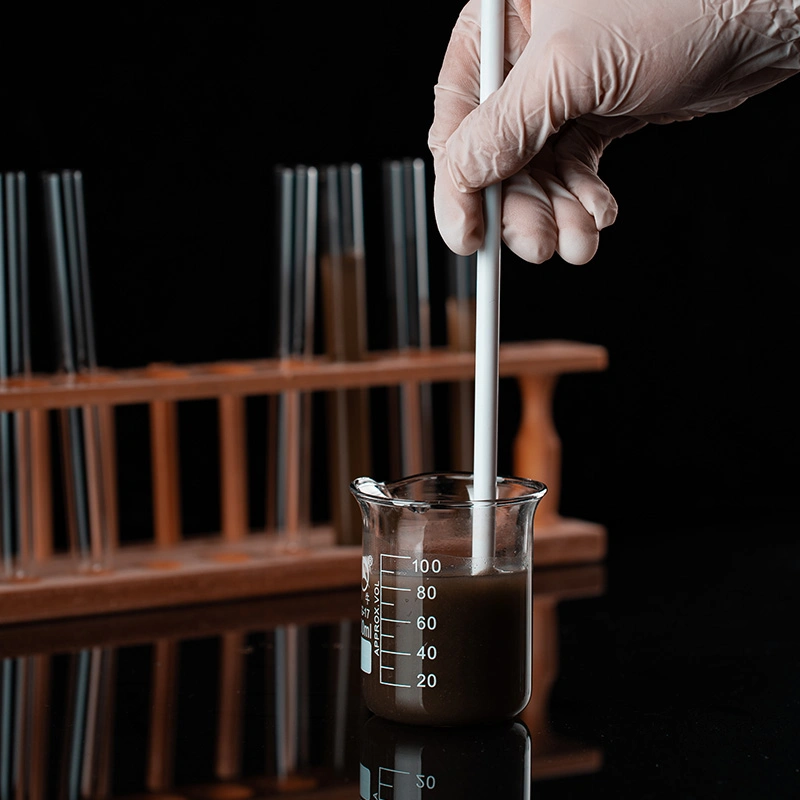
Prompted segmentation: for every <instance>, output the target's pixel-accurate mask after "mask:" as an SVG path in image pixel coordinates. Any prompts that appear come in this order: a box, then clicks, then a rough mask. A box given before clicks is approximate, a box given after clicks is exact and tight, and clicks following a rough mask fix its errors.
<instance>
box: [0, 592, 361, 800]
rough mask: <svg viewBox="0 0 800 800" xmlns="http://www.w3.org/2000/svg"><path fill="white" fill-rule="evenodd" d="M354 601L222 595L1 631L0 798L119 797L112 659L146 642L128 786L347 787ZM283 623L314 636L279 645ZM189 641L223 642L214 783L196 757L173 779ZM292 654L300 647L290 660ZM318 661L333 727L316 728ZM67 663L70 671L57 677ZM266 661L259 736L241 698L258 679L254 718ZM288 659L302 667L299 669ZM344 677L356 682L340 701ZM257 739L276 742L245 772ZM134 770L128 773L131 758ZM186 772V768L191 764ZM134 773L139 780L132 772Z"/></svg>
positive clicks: (261, 745) (184, 793) (196, 791)
mask: <svg viewBox="0 0 800 800" xmlns="http://www.w3.org/2000/svg"><path fill="white" fill-rule="evenodd" d="M354 599H357V596H356V595H354V594H352V592H349V591H345V592H338V593H333V594H330V595H326V594H322V595H320V594H316V595H313V596H308V597H303V598H294V597H292V598H274V599H269V600H259V601H251V602H249V603H238V604H231V605H224V604H222V605H218V606H213V607H208V608H207V609H205V613H203V614H198V613H197V611H196V610H195V609H190V610H185V611H184V610H183V609H174V610H170V611H165V612H164V613H163V614H160V615H159V616H158V617H157V618H153V617H152V616H148V615H144V616H137V615H135V614H133V615H125V617H123V618H120V620H119V621H118V622H117V623H113V624H110V623H109V621H108V620H104V619H103V618H94V619H92V620H78V621H74V622H73V621H69V622H66V623H55V624H53V623H38V624H37V623H34V624H33V625H31V626H16V627H15V629H13V630H11V629H5V630H0V652H2V653H3V654H4V656H5V657H4V658H3V659H0V711H2V713H0V795H1V796H2V797H3V798H6V797H8V798H17V797H24V798H26V800H49V798H51V797H62V798H64V799H65V800H90V799H91V800H110V798H111V797H112V794H111V785H112V783H113V777H114V774H115V770H114V767H115V762H114V757H115V755H114V754H116V757H117V758H119V757H122V758H125V755H124V752H125V750H124V749H122V750H120V749H119V748H115V747H114V744H113V732H114V729H115V726H114V719H115V715H116V714H117V713H118V712H119V711H122V712H125V711H126V706H125V702H126V699H125V697H124V692H121V691H120V690H119V688H118V669H117V665H118V664H119V663H123V662H124V660H125V654H126V649H127V648H134V649H137V648H138V649H141V648H142V647H149V648H150V650H151V652H152V672H151V678H150V691H149V700H150V720H149V725H148V727H147V729H146V731H143V733H145V735H146V737H147V747H146V761H145V763H142V764H141V768H140V770H139V773H140V774H139V777H138V784H139V785H138V788H137V787H133V788H134V789H135V790H136V791H142V792H146V796H147V797H150V798H153V800H157V799H158V800H160V799H161V798H163V800H167V798H176V797H180V798H187V799H188V800H212V798H219V797H241V798H249V797H256V796H263V795H262V794H260V793H263V792H265V791H266V792H268V793H270V794H271V793H274V792H278V793H280V794H297V793H299V792H306V791H312V790H314V791H316V789H317V788H318V787H320V788H321V789H322V788H323V787H331V788H333V787H336V786H338V785H339V784H344V783H345V782H346V781H348V779H349V778H348V774H347V773H348V769H349V775H350V776H352V773H353V767H352V765H351V766H350V767H348V766H347V765H345V764H344V763H343V762H342V760H341V757H340V755H339V754H338V753H337V738H338V737H339V736H340V735H342V734H343V733H344V732H345V731H346V730H350V731H352V724H351V723H352V722H353V720H354V719H355V718H356V715H357V713H358V712H359V710H360V708H359V707H358V692H357V691H354V690H353V685H354V684H352V680H353V677H354V676H355V677H356V678H357V671H356V670H355V668H354V665H355V666H357V664H356V661H355V660H351V658H350V655H351V654H350V647H349V644H348V640H349V639H348V636H349V633H350V631H351V629H353V628H354V627H355V626H356V625H357V619H356V618H355V616H354V611H353V610H354V609H357V603H356V602H353V601H354ZM286 631H294V632H296V633H297V634H298V635H297V637H296V642H297V643H302V642H306V644H305V645H301V646H299V647H295V648H292V647H287V646H286V642H285V641H283V642H281V640H283V639H284V637H285V635H286ZM312 631H313V632H316V634H317V637H316V639H315V641H316V642H317V644H316V649H315V650H314V651H313V652H312V651H311V649H310V648H309V646H308V644H307V643H308V641H309V634H310V633H311V632H312ZM343 632H346V635H345V634H343ZM353 639H354V640H355V636H353ZM193 640H194V641H201V642H205V643H207V644H209V645H214V646H215V647H216V651H217V653H218V664H217V667H218V696H217V701H216V703H213V702H209V703H206V704H205V706H206V707H207V708H212V707H214V706H216V732H215V734H214V733H213V732H210V735H211V736H214V738H215V741H214V743H213V745H214V753H215V755H214V763H213V767H212V770H213V780H211V781H208V780H206V775H207V773H208V766H207V765H206V764H201V763H199V762H197V760H196V759H195V760H193V766H194V771H193V772H192V771H190V773H191V774H190V775H189V778H188V782H186V785H183V784H181V785H178V784H176V782H175V776H176V773H177V772H178V770H177V769H176V759H177V756H178V753H177V751H176V747H175V743H176V741H177V740H178V738H179V737H182V736H183V737H185V736H186V735H187V732H186V731H185V730H182V728H181V725H182V724H183V721H182V719H181V717H180V714H178V713H177V710H178V709H177V706H178V702H177V701H178V698H179V690H180V684H181V681H182V680H185V679H186V678H188V677H189V672H187V670H192V669H193V667H192V664H191V663H189V661H188V660H185V659H184V661H183V663H181V656H182V651H183V647H184V644H186V643H190V642H192V641H193ZM259 649H260V650H261V651H262V652H263V654H264V658H265V661H264V662H262V661H261V659H260V658H255V657H254V656H253V658H255V660H254V661H252V663H251V664H250V665H248V663H247V659H248V658H250V657H251V656H252V654H253V653H254V652H255V651H256V650H259ZM342 651H344V654H342ZM289 652H292V655H291V656H289V657H287V653H289ZM320 658H322V659H325V670H326V672H327V675H328V678H327V679H326V680H325V682H324V683H323V684H316V685H315V687H314V694H313V698H314V701H315V702H320V701H321V702H322V703H323V704H324V706H325V710H326V713H325V714H324V716H320V715H319V714H317V719H323V720H324V725H325V728H324V729H323V730H315V731H313V732H312V731H310V729H309V717H310V713H311V706H310V703H311V702H312V694H311V691H310V684H309V682H308V680H307V679H303V678H302V675H303V674H304V672H307V671H308V669H309V666H310V663H311V661H312V660H314V659H316V660H317V661H318V660H319V659H320ZM55 659H58V662H57V664H56V663H55ZM136 663H138V662H136ZM64 664H66V666H67V667H68V669H67V671H66V681H63V680H59V677H60V675H63V674H64V670H63V665H64ZM264 666H266V668H267V669H266V678H267V681H268V683H267V684H262V685H264V686H266V688H267V691H266V692H262V693H261V695H260V696H262V697H263V698H264V705H263V707H262V710H261V712H260V716H261V717H262V718H263V722H264V728H263V738H261V739H260V740H256V741H255V742H248V741H247V736H249V735H253V731H254V728H253V727H252V726H250V727H249V728H247V729H246V728H245V724H244V711H245V707H244V704H243V703H244V699H245V697H246V693H247V692H248V691H250V690H253V696H252V697H247V702H248V713H249V714H250V715H251V716H252V715H253V703H254V702H255V701H256V700H257V698H258V696H259V695H258V694H257V692H256V691H255V690H256V689H257V688H258V683H259V680H258V677H259V676H258V671H259V670H261V669H263V667H264ZM287 670H295V671H296V675H297V676H300V678H299V679H296V677H295V676H293V675H289V674H287ZM317 673H319V666H318V667H317ZM261 675H262V678H261V680H262V681H263V679H264V673H263V672H262V673H261ZM318 679H319V676H318ZM343 682H345V683H346V682H350V683H351V685H350V686H349V691H346V692H345V693H344V703H342V702H341V701H342V699H343V694H342V692H341V685H342V683H343ZM62 695H63V697H62ZM133 696H134V698H136V697H137V695H136V693H134V695H133ZM128 702H130V701H128ZM134 702H138V701H137V700H134ZM330 710H333V712H334V713H332V714H331V713H328V711H330ZM130 711H131V709H130V707H127V713H128V714H130ZM117 730H124V729H120V728H117ZM59 731H63V733H64V735H63V736H61V735H59V733H58V732H59ZM312 734H313V736H315V737H316V739H315V740H314V741H315V747H316V742H317V741H320V742H322V743H323V747H322V750H321V751H319V752H317V751H316V750H315V753H314V754H313V755H310V754H309V747H310V744H309V737H310V736H311V735H312ZM125 735H130V732H129V731H128V732H127V733H126V734H125ZM193 735H194V734H193ZM248 744H250V746H251V750H252V751H256V752H258V751H261V752H263V751H264V749H265V748H267V749H269V750H270V756H271V757H270V758H269V759H268V761H269V764H268V765H265V768H264V769H263V771H260V772H258V771H256V772H253V773H252V774H246V773H245V771H244V766H243V755H242V751H243V748H244V747H245V746H246V745H248ZM57 746H58V747H57ZM50 764H52V765H54V766H53V767H50V766H48V765H50ZM125 772H126V773H128V774H130V773H131V765H130V763H127V764H126V768H125ZM182 772H183V773H186V772H187V768H186V765H185V764H184V765H183V766H182ZM48 776H49V777H48ZM195 776H197V777H195ZM128 782H129V783H131V782H132V781H131V778H130V777H129V778H128ZM323 790H324V789H323ZM126 796H127V795H126ZM137 796H139V795H137ZM315 796H316V794H315ZM321 796H324V794H323V795H321ZM114 797H117V795H114ZM120 800H121V799H120Z"/></svg>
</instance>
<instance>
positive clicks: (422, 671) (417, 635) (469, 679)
mask: <svg viewBox="0 0 800 800" xmlns="http://www.w3.org/2000/svg"><path fill="white" fill-rule="evenodd" d="M378 577H379V576H378V575H377V574H376V573H373V574H372V575H371V583H372V585H373V586H374V585H375V582H377V580H378ZM380 585H381V584H379V586H380ZM420 587H422V589H420ZM403 589H408V590H409V591H398V590H403ZM418 591H419V592H424V594H425V599H419V598H418ZM431 594H434V595H435V596H433V597H431V596H430V595H431ZM381 596H382V597H383V599H384V602H389V603H391V602H394V605H383V606H382V608H383V613H382V619H381V622H380V625H378V626H376V627H377V634H378V636H377V640H379V641H380V642H381V643H382V647H383V652H382V653H381V654H380V657H378V655H376V652H375V643H376V636H375V631H374V630H373V638H372V641H371V658H372V672H371V673H369V674H364V675H363V676H362V678H363V681H362V684H363V695H364V702H365V703H366V705H367V707H368V708H369V709H370V710H371V711H372V712H373V713H375V714H377V715H378V716H381V717H385V718H386V719H390V720H394V721H395V722H403V723H407V724H416V725H470V724H477V723H481V724H482V723H487V722H497V721H501V720H506V719H510V718H512V717H514V716H515V715H516V714H518V713H519V712H520V711H522V710H523V709H524V708H525V705H526V704H527V702H528V700H529V698H530V674H531V673H530V625H531V622H530V619H531V618H530V594H529V583H528V575H527V573H525V572H511V573H501V572H496V573H489V574H486V575H446V574H439V575H430V574H427V575H420V574H416V575H400V574H397V575H389V576H387V577H384V582H383V584H382V591H381ZM420 619H421V621H420V622H419V624H418V620H420ZM393 620H398V621H397V622H394V621H393ZM431 620H434V621H431ZM373 621H374V620H373ZM420 626H423V627H420ZM381 634H383V635H382V636H381ZM420 648H423V652H425V653H426V657H424V658H423V657H422V656H420V655H419V653H420ZM431 648H435V652H434V651H433V650H431ZM392 651H394V652H392ZM396 653H408V654H409V655H397V654H396ZM431 655H435V657H430V656H431ZM381 667H383V668H381ZM381 676H383V683H382V682H381ZM390 684H400V685H399V686H394V685H390Z"/></svg>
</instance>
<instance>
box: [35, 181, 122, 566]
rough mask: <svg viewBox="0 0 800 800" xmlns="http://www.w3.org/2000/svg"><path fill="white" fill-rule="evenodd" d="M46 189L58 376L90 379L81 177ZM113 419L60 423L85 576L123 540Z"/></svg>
mask: <svg viewBox="0 0 800 800" xmlns="http://www.w3.org/2000/svg"><path fill="white" fill-rule="evenodd" d="M43 181H44V190H45V210H46V217H47V230H48V243H49V251H50V263H51V270H52V273H53V288H54V306H55V315H56V321H57V333H58V340H59V369H60V370H61V371H62V372H64V373H66V374H72V375H76V374H78V373H84V374H87V373H91V372H92V371H93V370H95V369H96V367H97V358H96V351H95V342H94V327H93V320H92V307H91V296H90V285H89V269H88V259H87V247H86V230H85V219H84V214H83V208H84V201H83V181H82V176H81V174H80V173H79V172H71V171H68V170H64V171H62V172H61V173H45V174H44V175H43ZM109 412H110V410H109V409H106V408H100V407H98V406H96V405H95V406H84V407H83V408H77V407H72V408H67V409H63V410H62V411H61V415H60V416H61V433H62V452H63V457H64V477H65V485H66V490H67V508H68V515H69V520H68V526H69V531H70V539H71V542H72V547H73V551H74V552H75V553H76V554H77V556H78V559H79V566H80V568H81V569H82V570H86V571H100V570H104V569H108V568H109V567H110V560H111V548H112V543H113V540H115V539H116V520H115V519H113V514H112V509H113V507H114V505H115V489H114V487H113V484H112V483H111V480H112V474H113V473H112V464H111V463H110V461H111V456H112V453H113V449H112V447H113V446H112V443H111V442H110V441H109V439H110V416H109Z"/></svg>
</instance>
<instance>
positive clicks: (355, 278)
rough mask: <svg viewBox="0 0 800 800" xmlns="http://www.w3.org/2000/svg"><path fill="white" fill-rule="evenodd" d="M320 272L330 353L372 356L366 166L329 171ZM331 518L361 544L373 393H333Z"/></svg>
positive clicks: (349, 540)
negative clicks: (362, 478)
mask: <svg viewBox="0 0 800 800" xmlns="http://www.w3.org/2000/svg"><path fill="white" fill-rule="evenodd" d="M320 216H321V235H322V247H321V254H320V269H321V278H322V297H323V308H324V316H325V326H324V330H325V350H326V353H327V355H328V356H329V357H330V358H331V359H332V360H333V361H360V360H362V359H363V358H364V357H365V355H366V353H367V325H366V322H367V295H366V275H365V270H366V254H365V243H364V201H363V183H362V171H361V165H360V164H342V165H329V166H327V167H326V168H325V169H324V170H323V171H322V172H321V174H320ZM328 399H329V406H328V422H329V426H328V427H329V442H328V451H329V458H330V476H331V485H330V487H329V488H330V498H331V510H332V513H331V517H332V520H333V527H334V530H335V532H336V535H337V539H338V542H339V544H351V545H352V544H357V543H358V542H359V541H360V539H361V523H360V520H359V518H358V513H357V508H356V507H355V506H354V504H353V502H352V498H350V497H349V496H348V495H349V489H348V487H349V484H350V481H351V480H352V479H353V477H354V476H358V475H367V474H369V472H370V465H371V446H370V403H369V399H370V398H369V390H367V389H363V388H359V389H335V390H333V391H331V392H330V393H329V396H328Z"/></svg>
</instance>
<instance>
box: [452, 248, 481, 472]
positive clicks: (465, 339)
mask: <svg viewBox="0 0 800 800" xmlns="http://www.w3.org/2000/svg"><path fill="white" fill-rule="evenodd" d="M476 268H477V258H476V256H475V255H474V254H473V255H471V256H460V255H456V254H455V253H453V252H449V254H448V272H447V278H448V285H447V299H446V302H445V315H446V322H447V344H448V347H449V348H450V350H453V351H456V352H474V350H475V286H476ZM449 391H450V397H451V402H450V408H451V415H450V421H451V422H450V424H451V429H450V440H451V450H452V454H451V459H452V464H453V468H454V469H457V470H463V471H469V470H471V469H472V444H473V438H474V419H475V386H474V382H473V381H471V380H463V381H456V382H454V383H452V384H451V385H450V387H449Z"/></svg>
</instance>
